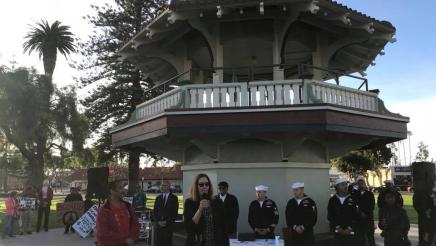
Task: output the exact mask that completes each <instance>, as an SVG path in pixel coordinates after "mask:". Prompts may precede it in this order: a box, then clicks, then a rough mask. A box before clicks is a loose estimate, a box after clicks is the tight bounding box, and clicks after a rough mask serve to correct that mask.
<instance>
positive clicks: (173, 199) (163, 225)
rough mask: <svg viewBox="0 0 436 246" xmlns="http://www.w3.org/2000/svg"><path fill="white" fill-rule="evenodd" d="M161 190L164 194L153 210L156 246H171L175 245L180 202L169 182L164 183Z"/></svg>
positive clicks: (158, 198)
mask: <svg viewBox="0 0 436 246" xmlns="http://www.w3.org/2000/svg"><path fill="white" fill-rule="evenodd" d="M160 190H161V192H162V194H161V195H159V196H158V197H157V198H156V201H155V202H154V208H153V219H154V222H155V225H156V246H171V245H172V244H173V230H174V228H173V224H174V221H175V220H176V217H177V214H178V211H179V201H178V198H177V196H175V195H173V194H172V193H171V192H170V185H169V183H168V182H163V183H162V185H161V186H160Z"/></svg>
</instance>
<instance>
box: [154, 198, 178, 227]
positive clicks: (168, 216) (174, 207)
mask: <svg viewBox="0 0 436 246" xmlns="http://www.w3.org/2000/svg"><path fill="white" fill-rule="evenodd" d="M178 212H179V200H178V198H177V196H175V195H173V194H172V193H169V194H168V198H167V202H166V204H165V201H164V199H163V195H162V194H161V195H159V196H158V197H157V198H156V200H155V202H154V208H153V220H154V221H156V222H157V221H166V222H167V225H171V224H173V223H174V221H175V220H176V218H177V215H178Z"/></svg>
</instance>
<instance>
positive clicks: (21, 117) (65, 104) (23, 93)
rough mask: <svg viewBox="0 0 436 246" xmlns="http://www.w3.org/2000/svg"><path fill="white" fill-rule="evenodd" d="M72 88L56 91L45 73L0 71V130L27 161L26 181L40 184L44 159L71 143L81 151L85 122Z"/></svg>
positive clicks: (84, 134) (23, 70)
mask: <svg viewBox="0 0 436 246" xmlns="http://www.w3.org/2000/svg"><path fill="white" fill-rule="evenodd" d="M75 102H76V95H75V92H74V90H58V89H56V88H55V87H54V86H53V84H52V83H51V80H50V79H49V78H48V77H47V76H46V75H39V74H37V73H36V71H35V70H34V69H26V68H19V69H17V70H9V71H6V72H3V73H0V131H1V132H2V133H3V134H4V135H5V136H6V138H7V141H8V142H9V143H11V144H13V145H14V146H15V147H16V148H17V149H18V150H19V151H20V152H21V154H22V156H23V157H24V158H25V159H26V160H27V161H28V165H29V169H30V174H29V182H30V183H31V184H34V185H36V186H37V187H40V186H41V185H42V181H43V177H44V158H45V156H46V153H48V152H49V151H50V150H51V149H52V148H58V149H61V150H62V149H65V146H64V144H63V143H67V142H72V147H73V149H74V150H75V151H80V150H81V149H82V146H83V142H84V138H85V137H86V135H87V133H86V132H87V127H86V122H85V121H84V118H83V116H81V115H80V114H79V113H78V112H77V108H76V103H75Z"/></svg>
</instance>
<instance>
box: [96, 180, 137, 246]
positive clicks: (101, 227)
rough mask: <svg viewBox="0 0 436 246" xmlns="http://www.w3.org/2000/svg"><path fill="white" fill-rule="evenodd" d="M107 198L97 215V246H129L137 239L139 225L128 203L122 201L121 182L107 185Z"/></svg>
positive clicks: (122, 190) (122, 189) (122, 188)
mask: <svg viewBox="0 0 436 246" xmlns="http://www.w3.org/2000/svg"><path fill="white" fill-rule="evenodd" d="M109 193H110V194H109V198H108V200H107V201H106V203H105V204H104V205H103V206H101V207H100V208H99V209H98V213H97V232H96V239H97V246H131V245H134V244H135V240H137V239H138V237H139V224H138V219H137V218H136V216H135V212H134V211H133V209H132V206H131V205H130V204H129V203H126V202H124V201H123V200H122V198H123V196H124V187H123V185H122V183H121V182H119V181H114V182H112V183H110V184H109Z"/></svg>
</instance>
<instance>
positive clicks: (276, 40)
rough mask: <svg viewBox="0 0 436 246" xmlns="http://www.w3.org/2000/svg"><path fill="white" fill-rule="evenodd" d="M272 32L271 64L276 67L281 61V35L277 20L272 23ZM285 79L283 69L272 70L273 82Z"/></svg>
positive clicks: (275, 68)
mask: <svg viewBox="0 0 436 246" xmlns="http://www.w3.org/2000/svg"><path fill="white" fill-rule="evenodd" d="M273 25H274V32H273V35H274V37H273V64H274V65H277V64H280V63H281V61H282V59H281V56H280V50H281V48H282V47H281V43H280V34H281V30H282V28H281V24H280V22H279V21H278V20H275V21H274V24H273ZM284 79H285V73H284V69H281V68H279V67H274V68H273V80H284Z"/></svg>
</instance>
